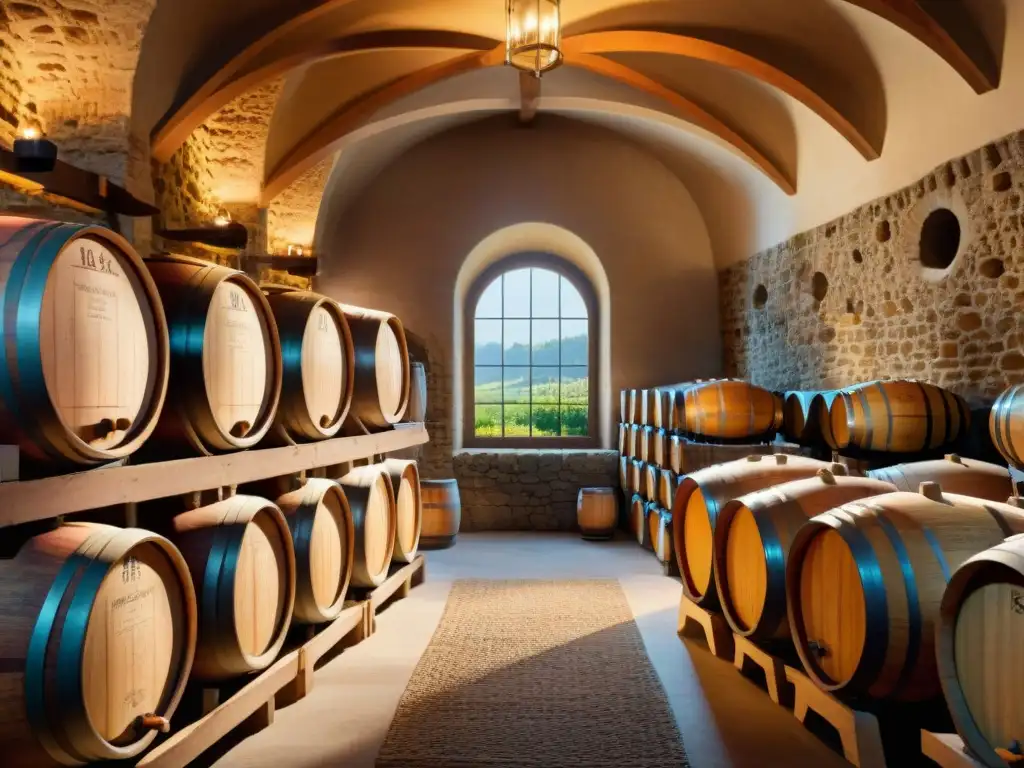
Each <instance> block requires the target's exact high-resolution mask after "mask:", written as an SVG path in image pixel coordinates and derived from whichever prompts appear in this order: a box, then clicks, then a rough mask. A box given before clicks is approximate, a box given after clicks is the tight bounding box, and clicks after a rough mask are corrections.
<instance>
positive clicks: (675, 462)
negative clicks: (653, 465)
mask: <svg viewBox="0 0 1024 768" xmlns="http://www.w3.org/2000/svg"><path fill="white" fill-rule="evenodd" d="M685 445H686V438H685V437H683V436H682V435H672V437H670V438H669V440H668V466H669V468H670V469H671V470H672V471H673V472H675V473H676V474H677V475H680V474H682V472H683V450H684V446H685Z"/></svg>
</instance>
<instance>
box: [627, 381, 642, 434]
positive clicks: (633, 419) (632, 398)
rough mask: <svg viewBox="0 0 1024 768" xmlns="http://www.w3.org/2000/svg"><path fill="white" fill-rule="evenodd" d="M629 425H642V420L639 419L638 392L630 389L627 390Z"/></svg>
mask: <svg viewBox="0 0 1024 768" xmlns="http://www.w3.org/2000/svg"><path fill="white" fill-rule="evenodd" d="M629 423H630V424H640V425H642V424H643V419H642V418H641V417H640V390H639V389H631V390H629Z"/></svg>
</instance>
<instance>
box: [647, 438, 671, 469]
mask: <svg viewBox="0 0 1024 768" xmlns="http://www.w3.org/2000/svg"><path fill="white" fill-rule="evenodd" d="M670 453H671V451H670V449H669V443H668V432H666V431H665V430H664V429H656V430H655V431H654V434H653V435H651V462H652V463H654V464H657V465H658V466H659V467H667V466H668V460H669V455H670Z"/></svg>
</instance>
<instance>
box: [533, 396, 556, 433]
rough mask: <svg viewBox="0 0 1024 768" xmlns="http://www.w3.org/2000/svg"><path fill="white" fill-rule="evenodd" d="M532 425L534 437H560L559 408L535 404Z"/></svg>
mask: <svg viewBox="0 0 1024 768" xmlns="http://www.w3.org/2000/svg"><path fill="white" fill-rule="evenodd" d="M530 423H531V424H532V426H533V437H558V435H559V429H560V424H559V414H558V406H557V405H537V404H536V403H535V404H534V406H533V410H532V411H531V415H530Z"/></svg>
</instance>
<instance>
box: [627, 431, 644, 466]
mask: <svg viewBox="0 0 1024 768" xmlns="http://www.w3.org/2000/svg"><path fill="white" fill-rule="evenodd" d="M642 430H643V427H642V426H640V425H639V424H630V425H629V444H628V448H629V454H628V455H629V456H631V457H632V458H634V459H639V458H640V433H641V431H642Z"/></svg>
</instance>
